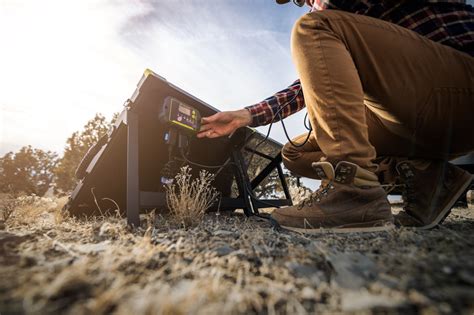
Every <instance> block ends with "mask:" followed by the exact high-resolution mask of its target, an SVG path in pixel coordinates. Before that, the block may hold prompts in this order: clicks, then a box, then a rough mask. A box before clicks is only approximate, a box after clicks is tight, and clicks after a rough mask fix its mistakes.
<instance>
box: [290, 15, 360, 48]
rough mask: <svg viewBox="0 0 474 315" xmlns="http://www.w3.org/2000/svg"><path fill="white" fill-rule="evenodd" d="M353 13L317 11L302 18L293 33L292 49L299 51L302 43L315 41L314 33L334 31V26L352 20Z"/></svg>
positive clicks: (295, 25)
mask: <svg viewBox="0 0 474 315" xmlns="http://www.w3.org/2000/svg"><path fill="white" fill-rule="evenodd" d="M351 15H353V14H352V13H348V12H344V11H338V10H324V11H315V12H311V13H308V14H305V15H303V16H302V17H300V18H299V19H298V20H297V21H296V22H295V24H294V25H293V29H292V32H291V48H292V49H297V48H298V47H299V46H300V45H299V44H300V43H302V42H307V41H308V40H312V39H313V40H314V33H315V32H318V31H324V30H326V31H327V30H329V31H331V30H332V31H334V30H333V28H334V25H335V24H337V23H344V20H346V19H350V16H351ZM336 28H337V27H336Z"/></svg>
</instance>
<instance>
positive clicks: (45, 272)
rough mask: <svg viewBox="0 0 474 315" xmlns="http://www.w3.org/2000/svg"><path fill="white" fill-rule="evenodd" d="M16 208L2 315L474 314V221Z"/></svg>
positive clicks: (463, 214) (40, 202)
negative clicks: (98, 213) (86, 214)
mask: <svg viewBox="0 0 474 315" xmlns="http://www.w3.org/2000/svg"><path fill="white" fill-rule="evenodd" d="M30 201H32V202H30V203H29V204H27V205H24V206H22V207H18V208H17V209H16V210H15V212H14V213H13V214H12V216H11V217H10V219H9V220H8V222H7V226H6V230H5V231H3V232H1V231H0V245H1V246H0V279H2V281H0V312H1V313H2V314H10V313H15V314H17V313H27V314H134V315H141V314H312V313H322V314H334V313H355V314H372V313H389V314H398V313H400V314H401V313H403V314H413V313H423V314H448V313H457V314H463V313H465V314H468V313H472V311H473V310H474V303H473V301H474V298H473V297H474V289H473V287H474V273H473V270H474V250H473V249H472V242H473V241H474V233H473V232H474V222H473V217H474V216H473V215H472V210H473V209H470V210H456V211H455V212H454V214H452V215H451V216H450V217H449V218H448V221H447V222H446V223H445V224H444V225H443V227H442V228H440V229H437V230H433V231H414V230H410V229H401V230H396V231H393V232H389V233H388V232H384V233H369V234H350V235H334V234H331V233H325V234H322V235H320V236H314V237H306V236H304V235H299V234H293V233H283V232H279V231H276V230H274V229H273V228H272V226H271V225H270V224H269V223H268V222H267V221H265V220H261V219H258V218H245V217H244V216H241V215H238V214H230V213H220V214H218V215H217V214H215V213H213V214H212V213H211V214H206V215H204V217H203V219H202V221H200V222H199V223H197V225H195V226H194V227H188V228H186V229H184V228H182V226H181V225H176V224H170V220H169V218H168V217H167V216H166V215H164V214H158V213H157V214H156V216H155V215H154V214H148V215H146V216H145V215H143V216H142V222H143V225H142V228H141V229H138V230H134V231H131V230H129V229H128V228H127V226H126V223H125V220H123V219H121V218H118V217H100V218H95V219H90V220H86V221H81V220H77V219H74V218H69V217H65V218H63V219H62V221H61V222H58V221H57V220H56V217H57V212H58V209H60V208H61V204H62V203H63V202H64V201H65V200H55V199H41V198H40V199H38V198H37V197H34V198H33V200H30Z"/></svg>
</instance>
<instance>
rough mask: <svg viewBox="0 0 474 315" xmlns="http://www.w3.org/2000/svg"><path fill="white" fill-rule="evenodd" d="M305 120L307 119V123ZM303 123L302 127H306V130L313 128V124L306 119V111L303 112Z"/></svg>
mask: <svg viewBox="0 0 474 315" xmlns="http://www.w3.org/2000/svg"><path fill="white" fill-rule="evenodd" d="M306 120H308V124H307V125H306ZM303 124H304V127H305V128H306V130H309V131H312V130H313V126H311V122H310V121H309V119H308V112H306V114H304V120H303Z"/></svg>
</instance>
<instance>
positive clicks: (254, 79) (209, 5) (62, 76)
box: [0, 0, 300, 153]
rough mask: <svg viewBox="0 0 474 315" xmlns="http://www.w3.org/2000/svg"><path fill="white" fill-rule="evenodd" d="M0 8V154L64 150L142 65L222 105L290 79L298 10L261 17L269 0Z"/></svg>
mask: <svg viewBox="0 0 474 315" xmlns="http://www.w3.org/2000/svg"><path fill="white" fill-rule="evenodd" d="M256 3H257V4H256ZM1 6H2V9H1V10H0V38H2V42H3V45H2V47H3V48H2V58H1V59H0V69H2V71H1V73H0V86H2V93H1V94H0V104H1V105H2V111H1V114H0V124H1V127H0V137H1V138H0V153H5V151H6V150H7V149H6V146H5V144H6V143H10V144H11V143H16V144H17V146H18V147H19V146H21V145H26V144H32V145H34V146H36V147H40V148H44V149H53V150H56V151H62V147H63V145H64V143H65V140H66V138H67V137H68V136H69V135H70V134H71V133H72V132H73V131H75V130H78V129H80V128H81V127H82V125H83V124H84V123H85V122H86V121H87V120H88V119H89V118H91V117H92V116H93V115H94V114H95V113H96V112H102V113H105V114H107V115H111V114H112V113H113V112H116V111H120V110H121V109H122V108H121V104H122V103H123V102H124V101H125V100H126V99H127V98H128V97H129V96H130V95H131V94H132V92H133V90H134V88H135V85H136V83H137V82H138V79H139V78H140V76H141V73H142V71H143V70H144V69H145V68H151V69H153V70H155V71H156V72H157V73H159V74H161V75H162V76H164V77H166V78H167V79H168V80H169V81H171V82H173V83H175V84H176V85H178V86H180V87H182V88H183V89H185V90H187V91H188V92H190V93H192V94H194V95H195V96H197V97H199V98H201V99H203V100H205V101H207V102H209V103H211V104H213V105H214V106H216V107H218V108H220V109H223V110H224V109H236V108H240V107H242V106H245V105H248V104H251V103H254V102H257V101H259V100H260V99H262V98H264V97H267V96H269V95H271V94H272V93H273V92H275V91H276V90H279V89H281V88H283V87H284V86H285V85H287V84H289V83H290V82H291V81H292V80H293V79H294V78H295V73H294V70H293V66H292V65H291V60H290V55H289V29H290V28H291V24H292V20H294V19H296V17H297V16H298V15H299V14H300V12H297V13H295V12H296V11H291V10H290V11H286V12H290V13H291V14H290V15H288V14H285V13H284V12H285V11H284V10H283V11H282V10H280V8H278V12H281V14H280V13H278V14H280V15H278V14H272V15H270V14H268V15H267V12H268V10H269V9H268V8H270V9H271V10H275V5H273V3H272V4H270V5H269V4H267V3H265V5H264V4H263V2H255V1H246V0H241V1H216V0H209V1H196V0H195V1H192V0H189V1H181V0H174V1H164V0H162V1H144V0H142V1H140V0H133V1H132V0H129V1H124V0H122V1H110V0H83V1H61V0H46V1H35V0H14V1H13V0H11V1H8V0H7V1H3V2H2V4H1ZM274 12H276V11H274ZM282 24H283V26H282ZM11 30H15V31H14V32H12V31H11ZM5 108H9V110H5ZM11 109H14V110H11ZM281 140H283V139H281ZM9 149H11V146H10V145H9Z"/></svg>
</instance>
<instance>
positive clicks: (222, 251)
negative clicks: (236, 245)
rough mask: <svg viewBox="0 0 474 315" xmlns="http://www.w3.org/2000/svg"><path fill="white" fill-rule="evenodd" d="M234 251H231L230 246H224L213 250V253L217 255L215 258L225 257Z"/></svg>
mask: <svg viewBox="0 0 474 315" xmlns="http://www.w3.org/2000/svg"><path fill="white" fill-rule="evenodd" d="M234 250H235V249H233V248H232V247H230V246H227V245H224V246H221V247H218V248H216V249H215V250H214V252H215V253H216V254H217V256H219V257H222V256H227V255H229V254H230V253H232V252H233V251H234Z"/></svg>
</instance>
